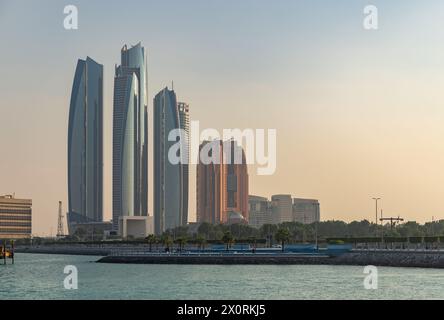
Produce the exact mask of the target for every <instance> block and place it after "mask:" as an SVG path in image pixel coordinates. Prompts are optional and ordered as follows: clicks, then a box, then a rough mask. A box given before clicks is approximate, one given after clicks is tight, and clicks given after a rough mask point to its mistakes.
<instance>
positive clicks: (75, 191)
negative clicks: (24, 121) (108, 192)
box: [67, 57, 103, 226]
mask: <svg viewBox="0 0 444 320" xmlns="http://www.w3.org/2000/svg"><path fill="white" fill-rule="evenodd" d="M67 218H68V226H69V224H70V223H73V222H76V223H85V222H98V221H102V220H103V66H102V65H101V64H98V63H97V62H95V61H94V60H93V59H91V58H90V57H87V58H86V60H80V59H79V60H78V62H77V68H76V72H75V76H74V81H73V85H72V91H71V102H70V108H69V123H68V217H67Z"/></svg>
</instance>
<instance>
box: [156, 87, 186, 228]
mask: <svg viewBox="0 0 444 320" xmlns="http://www.w3.org/2000/svg"><path fill="white" fill-rule="evenodd" d="M182 109H183V110H182V111H179V104H178V103H177V99H176V94H175V93H174V91H173V90H169V89H168V88H165V89H163V90H162V91H160V92H159V93H158V94H157V95H156V96H155V98H154V130H153V131H154V133H153V135H154V199H153V201H154V232H155V233H156V234H161V233H162V232H163V231H165V230H167V229H171V228H175V227H178V226H181V225H184V224H186V223H187V219H188V217H187V216H188V175H185V174H184V172H185V171H186V170H188V167H185V166H184V163H183V162H179V163H173V162H172V161H170V159H169V155H168V153H169V151H170V148H171V147H172V146H173V145H175V144H176V143H177V142H176V141H169V139H168V136H169V134H170V133H171V131H172V130H175V129H176V130H179V129H181V128H182V127H184V128H186V127H188V125H187V122H188V111H186V109H188V108H185V105H184V104H182ZM181 120H182V122H181ZM185 130H187V129H185ZM182 132H184V131H182ZM183 138H186V137H183V136H182V135H181V136H180V143H181V144H182V145H183V147H187V143H189V142H188V141H187V140H186V139H183ZM185 149H187V148H182V150H184V151H185ZM186 151H187V150H186ZM180 156H181V157H182V158H183V156H187V157H188V152H186V154H185V155H180ZM185 176H186V179H185Z"/></svg>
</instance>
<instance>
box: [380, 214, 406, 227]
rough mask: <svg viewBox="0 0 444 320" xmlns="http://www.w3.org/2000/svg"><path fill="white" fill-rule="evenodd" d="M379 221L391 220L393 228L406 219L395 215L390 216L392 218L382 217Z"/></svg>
mask: <svg viewBox="0 0 444 320" xmlns="http://www.w3.org/2000/svg"><path fill="white" fill-rule="evenodd" d="M379 221H381V223H382V222H383V221H390V229H393V227H394V226H395V225H396V224H398V223H400V222H401V221H404V219H403V218H400V217H399V216H398V217H397V218H394V217H390V218H382V217H381V218H380V219H379Z"/></svg>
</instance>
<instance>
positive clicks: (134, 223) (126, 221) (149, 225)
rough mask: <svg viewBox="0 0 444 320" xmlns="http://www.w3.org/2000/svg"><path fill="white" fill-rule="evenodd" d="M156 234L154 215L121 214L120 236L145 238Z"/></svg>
mask: <svg viewBox="0 0 444 320" xmlns="http://www.w3.org/2000/svg"><path fill="white" fill-rule="evenodd" d="M149 234H154V220H153V217H152V216H121V217H120V218H119V236H121V237H122V238H128V237H133V238H145V237H147V236H148V235H149Z"/></svg>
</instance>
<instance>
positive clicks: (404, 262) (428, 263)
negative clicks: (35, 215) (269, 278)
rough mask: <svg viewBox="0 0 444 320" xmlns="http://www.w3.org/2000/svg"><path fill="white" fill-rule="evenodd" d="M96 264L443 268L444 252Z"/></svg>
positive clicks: (144, 258) (115, 259)
mask: <svg viewBox="0 0 444 320" xmlns="http://www.w3.org/2000/svg"><path fill="white" fill-rule="evenodd" d="M98 262H100V263H134V264H284V265H289V264H295V265H297V264H301V265H302V264H305V265H359V266H360V265H363V266H364V265H375V266H390V267H418V268H444V252H432V251H428V252H425V251H424V252H422V251H391V250H390V251H364V250H363V251H352V252H347V253H344V254H342V255H340V256H332V257H329V256H310V255H287V254H284V255H280V254H275V255H260V254H239V255H176V254H172V255H141V256H137V255H134V256H131V255H128V256H125V255H121V256H120V255H119V256H116V255H110V256H106V257H103V258H101V259H99V261H98Z"/></svg>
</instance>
